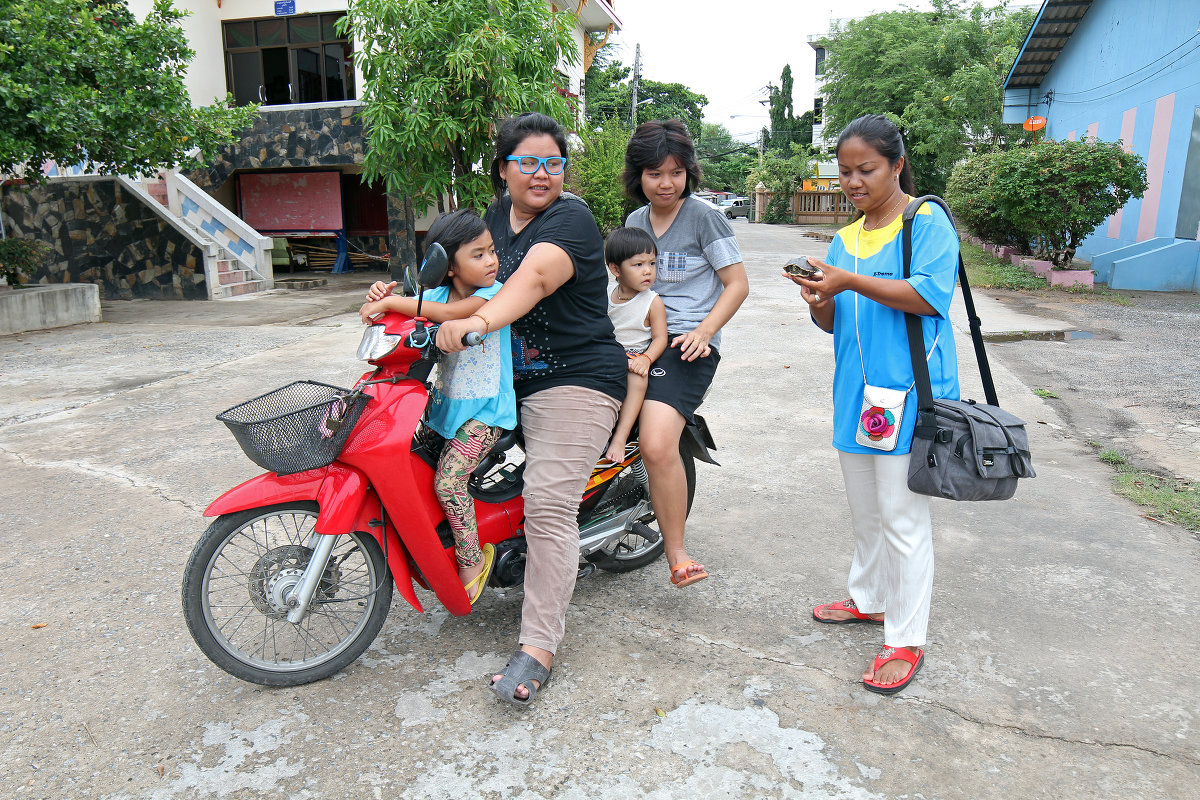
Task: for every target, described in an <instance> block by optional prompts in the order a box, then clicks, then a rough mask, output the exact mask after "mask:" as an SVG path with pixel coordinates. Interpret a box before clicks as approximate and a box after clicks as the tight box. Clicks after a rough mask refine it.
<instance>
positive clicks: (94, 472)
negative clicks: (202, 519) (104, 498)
mask: <svg viewBox="0 0 1200 800" xmlns="http://www.w3.org/2000/svg"><path fill="white" fill-rule="evenodd" d="M0 453H3V454H4V455H6V456H9V457H11V458H14V459H16V460H17V461H18V462H20V464H21V465H22V466H25V467H41V468H43V469H65V470H69V471H71V472H78V473H82V474H84V475H87V476H89V477H95V476H100V477H104V478H109V479H115V480H118V481H124V482H125V483H127V484H129V485H130V486H132V487H133V488H135V489H147V490H149V491H150V494H151V495H153V496H154V497H157V498H159V499H160V500H164V501H166V502H168V503H177V504H179V505H181V506H183V507H184V508H186V509H187V510H188V511H191V512H193V513H196V514H202V513H203V511H204V509H202V508H197V507H195V506H193V505H192V504H191V503H189V502H188V501H186V500H181V499H178V498H175V497H171V496H169V495H167V494H166V493H165V492H164V490H163V489H162V487H159V486H155V485H154V484H152V483H149V482H147V481H144V480H140V479H138V478H137V476H133V475H129V474H127V473H125V472H122V471H120V470H117V469H112V468H108V467H97V466H93V465H91V464H87V463H85V462H82V461H34V460H32V459H27V458H25V456H23V455H21V454H20V453H17V452H15V451H13V450H9V449H8V448H6V447H4V446H3V445H0Z"/></svg>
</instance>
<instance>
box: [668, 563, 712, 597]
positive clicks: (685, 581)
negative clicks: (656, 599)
mask: <svg viewBox="0 0 1200 800" xmlns="http://www.w3.org/2000/svg"><path fill="white" fill-rule="evenodd" d="M698 566H700V565H699V564H697V563H696V562H695V561H693V560H691V559H690V558H689V559H688V560H687V561H680V562H679V563H678V564H672V565H671V583H673V584H675V588H677V589H682V588H683V587H685V586H691V585H692V584H693V583H697V582H699V581H702V580H704V579H705V578H707V577H708V573H707V572H705V571H704V570H701V571H700V572H697V573H696V574H695V575H688V572H687V570H688V567H698ZM679 570H683V577H682V578H680V579H679V580H676V579H675V573H676V572H679Z"/></svg>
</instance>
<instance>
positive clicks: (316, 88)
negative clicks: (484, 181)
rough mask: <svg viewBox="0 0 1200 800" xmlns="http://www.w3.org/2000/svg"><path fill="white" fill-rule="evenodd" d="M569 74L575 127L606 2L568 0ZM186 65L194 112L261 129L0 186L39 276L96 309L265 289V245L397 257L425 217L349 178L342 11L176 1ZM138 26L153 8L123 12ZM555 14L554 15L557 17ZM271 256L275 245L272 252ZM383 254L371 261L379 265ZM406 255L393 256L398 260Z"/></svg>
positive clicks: (279, 3) (248, 1)
mask: <svg viewBox="0 0 1200 800" xmlns="http://www.w3.org/2000/svg"><path fill="white" fill-rule="evenodd" d="M572 2H573V4H575V7H574V8H570V9H569V10H570V11H571V12H572V13H573V14H574V16H575V20H576V24H575V31H574V35H575V42H576V46H577V47H578V48H579V54H580V56H581V57H580V58H578V59H576V60H577V62H578V63H576V64H575V65H571V66H568V65H566V64H565V63H564V64H563V65H562V67H561V70H560V71H561V77H562V83H561V85H560V87H559V90H560V91H561V92H562V93H563V94H564V95H566V96H568V97H569V98H573V99H574V101H575V103H576V105H577V108H578V113H579V115H580V118H582V114H583V108H582V102H583V98H582V97H581V95H582V94H583V92H582V87H583V75H584V71H585V70H586V66H587V65H588V64H590V62H591V56H592V55H593V54H594V50H595V48H594V47H593V46H591V45H590V43H588V39H589V37H588V34H589V33H591V32H598V33H604V32H609V33H611V32H612V31H614V30H616V29H618V28H619V27H620V24H621V23H620V20H619V19H618V18H617V16H616V14H615V12H614V11H613V5H612V2H611V0H572ZM175 4H176V6H177V7H179V8H180V9H181V10H185V11H188V12H190V14H189V16H187V17H185V18H184V19H183V20H182V21H181V25H182V27H183V29H184V31H185V33H186V34H187V38H188V43H189V46H190V47H191V48H192V50H194V51H195V57H194V58H193V60H192V62H191V64H190V65H189V66H188V69H187V73H186V81H185V82H186V87H187V90H188V93H189V95H190V97H191V100H192V102H193V104H195V105H211V104H212V103H213V102H214V100H215V99H217V98H222V97H224V96H225V95H226V93H230V94H232V95H233V96H234V98H235V101H236V102H238V103H240V104H249V103H259V104H261V107H260V110H259V117H258V120H257V122H256V123H255V124H254V125H253V126H252V128H251V129H250V130H247V131H244V132H242V134H241V139H240V141H238V142H237V143H236V144H234V145H233V146H230V147H227V148H225V149H224V150H223V151H222V152H221V153H220V154H218V155H217V157H216V158H215V159H214V160H213V161H212V162H211V163H209V164H207V165H206V166H205V168H203V169H200V170H196V171H192V172H189V173H187V174H186V175H184V174H180V173H178V172H177V171H174V172H171V173H169V174H166V175H164V176H163V180H162V181H140V180H133V179H129V178H124V177H118V178H113V177H108V176H96V175H84V174H81V173H80V170H79V169H78V168H74V169H73V168H67V169H61V168H60V167H58V166H57V165H51V166H50V167H49V171H48V173H47V174H48V175H50V176H51V177H50V179H49V181H48V183H47V184H46V185H45V186H44V187H41V188H38V189H36V190H33V191H25V190H24V189H23V188H21V187H15V188H4V189H2V190H0V214H3V222H4V223H5V225H6V226H7V230H8V231H9V232H10V233H15V234H17V235H21V236H26V237H29V238H34V239H38V240H41V241H44V242H46V243H48V244H50V245H51V247H52V251H53V254H54V255H53V258H52V264H51V265H50V267H48V268H47V271H46V273H47V274H45V275H43V276H40V278H38V279H40V280H43V281H46V282H90V283H98V284H99V285H100V286H101V292H102V294H103V295H104V296H105V297H128V296H136V297H152V298H159V297H161V298H196V299H201V298H217V297H224V296H229V295H231V294H241V293H245V292H253V291H257V290H259V289H262V288H269V287H270V286H272V285H273V281H274V266H273V259H272V247H273V241H272V240H273V239H274V240H276V241H278V240H279V239H287V240H289V241H291V242H293V243H294V244H295V245H296V246H297V247H299V246H300V245H302V244H307V245H309V246H310V247H312V246H316V247H320V248H322V249H323V250H324V251H325V252H326V253H329V254H332V256H330V255H326V256H323V258H324V259H325V260H326V261H334V259H336V261H335V268H338V269H348V268H349V265H350V261H351V258H350V256H351V254H356V255H355V258H356V259H357V260H358V261H360V262H361V261H363V260H364V259H373V261H372V262H371V263H378V264H379V265H380V266H384V265H385V264H384V262H385V261H388V260H390V262H391V266H392V267H393V268H396V267H398V266H399V265H400V264H401V262H403V261H406V260H411V258H412V257H413V255H414V249H415V245H416V243H417V239H418V238H419V237H420V235H421V234H422V233H423V232H424V230H425V229H426V228H427V227H428V224H429V222H431V221H432V216H433V214H432V213H430V214H427V215H426V216H425V217H424V218H418V219H417V220H416V224H415V226H412V227H410V226H409V224H408V223H407V222H406V214H405V203H406V200H405V198H398V197H395V196H391V195H387V194H385V192H384V191H383V189H382V188H381V187H378V186H371V185H368V184H366V183H364V182H363V181H362V180H361V174H362V161H363V154H364V151H365V150H366V140H365V138H364V136H363V128H362V122H361V119H360V117H359V115H358V111H359V109H360V108H361V106H362V103H361V101H360V100H359V99H358V98H359V97H360V96H361V87H362V85H363V80H362V75H361V74H360V73H359V72H358V71H357V70H356V69H355V66H354V62H353V58H352V55H353V53H354V49H355V44H354V42H353V41H352V40H347V39H346V38H345V37H343V36H340V35H339V34H338V33H337V30H336V27H335V24H336V22H337V20H338V19H339V18H341V17H343V16H344V15H345V13H346V10H347V7H348V3H347V0H176V2H175ZM128 5H129V8H130V10H131V11H132V12H133V13H134V14H135V15H136V16H138V17H139V18H141V17H144V16H145V15H146V14H147V13H149V12H150V10H151V9H152V8H153V2H152V0H128ZM555 7H556V8H560V7H559V6H557V5H555ZM276 254H277V255H278V248H276ZM385 254H386V256H387V258H385V257H384V256H385ZM406 257H407V258H406Z"/></svg>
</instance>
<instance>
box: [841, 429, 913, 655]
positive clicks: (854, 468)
mask: <svg viewBox="0 0 1200 800" xmlns="http://www.w3.org/2000/svg"><path fill="white" fill-rule="evenodd" d="M838 455H839V456H840V458H841V463H842V476H843V477H844V478H845V481H846V499H847V500H849V502H850V520H851V523H852V524H853V526H854V561H853V562H852V563H851V564H850V578H849V580H848V581H847V586H848V588H849V589H850V597H851V598H853V600H854V603H855V605H857V606H858V610H859V611H861V612H863V613H864V614H878V613H880V612H883V614H884V617H883V643H884V644H885V645H887V646H889V647H920V646H921V645H924V644H925V635H926V631H927V629H928V627H929V601H930V598H931V597H932V596H933V526H932V523H931V522H930V519H929V498H928V497H926V496H925V495H921V494H916V493H914V492H911V491H909V489H908V455H889V454H884V453H880V454H879V455H866V454H863V453H842V452H839V453H838Z"/></svg>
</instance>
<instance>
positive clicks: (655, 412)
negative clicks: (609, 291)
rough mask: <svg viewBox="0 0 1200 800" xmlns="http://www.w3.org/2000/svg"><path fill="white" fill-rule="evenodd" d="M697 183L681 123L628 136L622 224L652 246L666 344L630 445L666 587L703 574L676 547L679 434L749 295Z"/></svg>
mask: <svg viewBox="0 0 1200 800" xmlns="http://www.w3.org/2000/svg"><path fill="white" fill-rule="evenodd" d="M700 177H701V173H700V165H699V163H698V161H697V160H696V149H695V147H694V146H693V145H692V139H691V137H690V136H689V135H688V132H687V128H685V127H684V125H683V123H682V122H681V121H679V120H674V119H673V120H655V121H653V122H647V123H645V124H644V125H640V126H638V129H637V130H636V131H634V132H633V137H632V138H631V139H630V140H629V146H628V147H627V148H626V150H625V172H624V175H623V179H624V181H625V191H626V193H627V194H629V196H630V197H632V198H633V199H634V200H637V201H638V202H642V203H646V205H645V206H643V207H641V208H639V209H637V210H636V211H634V212H633V213H632V214H630V215H629V218H628V219H627V220H626V221H625V224H626V225H628V226H630V227H634V228H641V229H642V230H644V231H646V232H647V233H649V234H650V235H651V236H652V237H653V238H654V242H655V244H656V245H657V247H658V276H657V279H656V280H655V282H654V287H653V289H654V291H655V292H657V293H658V295H659V296H660V297H662V299H663V303H664V304H665V305H666V308H667V332H668V339H669V341H670V347H668V348H667V352H665V353H663V355H662V356H660V357H659V359H658V360H657V361H656V362H655V363H654V367H653V369H651V370H650V379H649V385H648V387H647V389H646V399H645V402H644V403H643V405H642V413H641V415H640V416H639V417H638V427H639V431H640V434H639V442H640V445H641V450H642V459H643V461H644V462H645V464H646V469H647V471H648V472H649V475H650V499H651V502H653V503H654V510H655V513H656V514H657V515H658V522H659V528H660V529H661V531H662V535H663V544H664V545H665V548H666V554H667V563H668V564H669V565H670V567H671V583H673V584H675V585H676V586H678V587H683V586H687V585H688V584H691V583H695V582H696V581H699V580H703V579H704V578H707V577H708V572H707V571H705V569H704V565H703V564H698V563H696V562H695V561H693V560H692V559H691V558H689V557H688V554H687V551H686V550H685V549H684V546H683V533H684V523H685V522H686V520H687V512H688V508H687V478H686V477H685V475H684V471H683V462H682V461H681V460H680V458H679V438H680V436H681V435H682V434H683V428H684V425H685V424H686V423H687V422H690V421H692V416H693V414H694V413H695V411H696V408H697V407H698V406H699V405H700V401H701V399H703V397H704V393H705V392H706V391H707V390H708V387H709V384H711V383H712V378H713V375H714V373H715V372H716V369H717V363H718V362H719V361H720V358H721V356H720V352H719V347H720V344H721V328H723V327H724V326H725V324H726V323H727V322H729V320H730V319H731V318H732V317H733V315H734V314H735V313H736V312H737V310H738V308H739V307H740V306H741V305H742V302H743V301H744V300H745V299H746V295H747V294H749V292H750V285H749V283H748V282H747V280H746V267H745V265H743V264H742V255H741V251H740V250H739V248H738V244H737V239H736V238H735V237H734V235H733V228H732V227H731V226H730V224H729V222H728V220H726V219H725V217H723V216H722V215H721V214H720V213H719V212H718V211H717V210H716V209H715V208H713V207H711V206H709V205H708V204H707V203H705V202H704V201H702V200H699V199H697V198H695V197H692V196H691V193H692V190H693V189H695V188H696V187H697V186H698V185H699V183H700Z"/></svg>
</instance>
